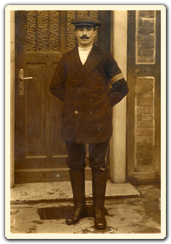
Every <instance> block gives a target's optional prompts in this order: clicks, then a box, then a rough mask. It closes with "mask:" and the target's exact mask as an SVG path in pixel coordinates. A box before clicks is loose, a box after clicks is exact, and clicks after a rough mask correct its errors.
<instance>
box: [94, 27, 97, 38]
mask: <svg viewBox="0 0 171 244" xmlns="http://www.w3.org/2000/svg"><path fill="white" fill-rule="evenodd" d="M95 36H97V29H95V31H94V37H95Z"/></svg>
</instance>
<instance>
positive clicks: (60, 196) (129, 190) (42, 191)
mask: <svg viewBox="0 0 171 244" xmlns="http://www.w3.org/2000/svg"><path fill="white" fill-rule="evenodd" d="M85 189H86V199H92V182H91V181H86V183H85ZM138 196H140V192H139V191H138V190H137V189H136V188H135V187H134V186H133V185H131V184H130V183H123V184H115V183H112V182H111V181H110V180H108V181H107V187H106V198H113V197H138ZM70 200H72V190H71V183H70V182H69V181H66V182H46V183H26V184H16V185H15V187H14V188H11V189H10V202H11V204H20V203H35V202H48V201H70Z"/></svg>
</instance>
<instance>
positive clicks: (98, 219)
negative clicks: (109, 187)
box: [92, 169, 107, 229]
mask: <svg viewBox="0 0 171 244" xmlns="http://www.w3.org/2000/svg"><path fill="white" fill-rule="evenodd" d="M106 182H107V170H96V169H92V185H93V207H94V224H95V227H96V228H97V229H105V228H106V219H105V216H104V201H105V191H106Z"/></svg>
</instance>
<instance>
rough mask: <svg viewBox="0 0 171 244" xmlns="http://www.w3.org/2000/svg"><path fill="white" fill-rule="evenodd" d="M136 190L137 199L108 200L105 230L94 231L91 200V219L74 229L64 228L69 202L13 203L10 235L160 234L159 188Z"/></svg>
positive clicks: (148, 187)
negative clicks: (137, 192) (138, 193)
mask: <svg viewBox="0 0 171 244" xmlns="http://www.w3.org/2000/svg"><path fill="white" fill-rule="evenodd" d="M137 189H138V191H139V192H140V195H139V196H136V197H111V198H107V199H106V202H105V208H106V220H107V227H106V229H104V230H97V229H95V228H94V219H93V211H92V200H91V199H89V200H88V201H87V205H88V216H87V217H86V218H83V219H81V220H80V222H79V223H77V224H76V225H72V226H68V225H66V224H65V218H66V217H67V215H68V214H69V213H70V212H71V210H72V202H71V201H69V200H68V201H67V200H65V201H62V200H61V201H58V202H56V201H55V202H54V201H53V200H51V201H47V202H45V201H44V202H43V201H42V202H39V203H38V202H35V203H34V202H32V203H25V204H21V203H18V204H16V202H13V203H12V204H11V223H10V231H11V234H16V233H17V234H28V236H29V234H66V235H67V234H110V235H112V234H160V232H161V224H160V222H161V218H160V213H161V212H160V187H159V186H158V185H146V186H139V187H138V188H137ZM91 236H92V235H91ZM26 238H27V237H26ZM114 238H115V237H114ZM66 239H67V238H66ZM103 239H104V238H103Z"/></svg>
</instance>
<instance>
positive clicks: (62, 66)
mask: <svg viewBox="0 0 171 244" xmlns="http://www.w3.org/2000/svg"><path fill="white" fill-rule="evenodd" d="M110 85H112V86H111V87H110V89H109V86H110ZM50 91H51V92H52V94H54V95H55V96H56V97H57V98H58V99H60V100H61V101H63V102H64V103H63V109H62V125H61V131H62V137H63V139H64V140H66V141H75V142H76V143H86V144H93V143H101V142H105V141H107V140H109V139H110V137H111V135H112V106H114V105H115V104H117V103H118V102H119V101H121V100H122V99H123V98H124V96H126V94H127V93H128V87H127V83H126V81H125V80H124V78H123V75H122V73H121V70H120V68H119V67H118V65H117V63H116V61H115V60H114V59H113V57H112V55H111V54H109V53H103V51H102V50H100V49H99V48H97V47H96V46H95V45H94V46H93V48H92V50H91V52H90V54H89V56H88V58H87V61H86V63H85V64H84V65H82V64H81V61H80V59H79V54H78V47H75V48H74V49H73V50H72V51H69V52H67V53H65V54H63V56H62V58H61V60H60V61H59V64H58V65H57V67H56V70H55V73H54V76H53V78H52V81H51V85H50Z"/></svg>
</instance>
